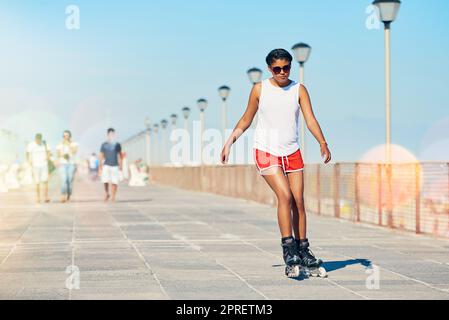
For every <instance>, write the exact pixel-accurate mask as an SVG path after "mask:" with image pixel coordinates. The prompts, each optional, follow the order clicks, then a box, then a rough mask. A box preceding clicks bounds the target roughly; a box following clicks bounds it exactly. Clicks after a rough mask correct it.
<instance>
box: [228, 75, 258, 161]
mask: <svg viewBox="0 0 449 320" xmlns="http://www.w3.org/2000/svg"><path fill="white" fill-rule="evenodd" d="M260 90H261V84H260V83H257V84H255V85H254V86H253V88H252V89H251V93H250V95H249V99H248V105H247V107H246V110H245V113H244V114H243V116H242V117H241V118H240V120H239V121H238V122H237V125H236V126H235V128H234V130H233V131H232V133H231V135H230V136H229V138H228V140H227V141H226V143H225V145H224V146H223V151H222V155H221V162H222V163H226V162H227V157H228V155H229V149H230V148H231V146H232V144H233V143H234V142H236V141H237V139H238V138H239V137H240V136H241V135H242V134H243V133H244V132H245V131H246V130H247V129H248V128H249V127H250V126H251V123H252V122H253V119H254V116H255V115H256V112H257V109H258V107H259V97H260Z"/></svg>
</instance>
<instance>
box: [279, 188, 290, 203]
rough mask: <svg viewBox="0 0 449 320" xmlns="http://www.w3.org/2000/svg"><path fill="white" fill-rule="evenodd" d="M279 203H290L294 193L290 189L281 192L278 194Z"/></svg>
mask: <svg viewBox="0 0 449 320" xmlns="http://www.w3.org/2000/svg"><path fill="white" fill-rule="evenodd" d="M277 197H278V201H279V204H283V205H290V203H291V201H292V194H291V193H290V192H288V191H282V192H279V193H278V195H277Z"/></svg>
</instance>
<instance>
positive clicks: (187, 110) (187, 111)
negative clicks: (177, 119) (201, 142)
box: [182, 107, 190, 133]
mask: <svg viewBox="0 0 449 320" xmlns="http://www.w3.org/2000/svg"><path fill="white" fill-rule="evenodd" d="M182 115H183V117H184V130H185V133H188V132H189V115H190V108H189V107H184V108H182Z"/></svg>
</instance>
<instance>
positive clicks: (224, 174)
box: [150, 162, 449, 238]
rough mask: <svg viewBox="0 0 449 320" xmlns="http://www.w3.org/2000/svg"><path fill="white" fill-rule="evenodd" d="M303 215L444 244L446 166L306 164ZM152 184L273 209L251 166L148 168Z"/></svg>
mask: <svg viewBox="0 0 449 320" xmlns="http://www.w3.org/2000/svg"><path fill="white" fill-rule="evenodd" d="M303 172H304V202H305V207H306V211H307V212H312V213H315V214H318V215H323V216H332V217H335V218H339V219H346V220H350V221H354V222H363V223H369V224H373V225H378V226H382V227H388V228H393V229H401V230H407V231H412V232H415V233H424V234H429V235H435V236H440V237H445V238H449V163H446V162H421V163H402V164H391V165H386V164H376V163H360V162H354V163H352V162H339V163H333V164H306V165H305V169H304V171H303ZM150 177H151V179H152V181H154V182H158V183H163V184H168V185H172V186H176V187H180V188H184V189H189V190H197V191H206V192H212V193H217V194H221V195H226V196H231V197H239V198H245V199H250V200H255V201H259V202H263V203H267V204H271V205H275V204H276V199H275V195H274V194H273V192H272V191H271V189H270V188H269V187H268V186H267V184H266V182H265V181H264V179H263V178H261V177H260V176H259V175H258V173H257V172H256V169H255V166H254V165H231V166H230V165H227V166H221V165H218V166H215V165H212V166H201V167H200V166H197V167H179V168H172V167H150Z"/></svg>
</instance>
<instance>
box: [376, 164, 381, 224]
mask: <svg viewBox="0 0 449 320" xmlns="http://www.w3.org/2000/svg"><path fill="white" fill-rule="evenodd" d="M377 181H378V190H377V191H378V192H377V211H378V214H379V217H378V224H379V226H381V225H382V164H381V163H379V164H378V165H377Z"/></svg>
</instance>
